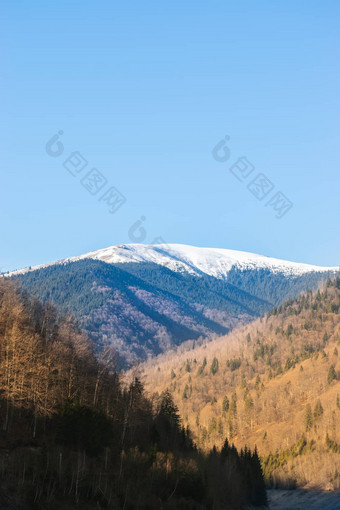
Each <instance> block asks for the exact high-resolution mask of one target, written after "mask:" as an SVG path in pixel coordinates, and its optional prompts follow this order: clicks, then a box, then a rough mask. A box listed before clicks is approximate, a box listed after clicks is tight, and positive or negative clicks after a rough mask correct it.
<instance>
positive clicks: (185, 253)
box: [69, 244, 337, 278]
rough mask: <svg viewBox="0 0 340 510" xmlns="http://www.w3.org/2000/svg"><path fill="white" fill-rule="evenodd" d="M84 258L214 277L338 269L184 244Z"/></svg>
mask: <svg viewBox="0 0 340 510" xmlns="http://www.w3.org/2000/svg"><path fill="white" fill-rule="evenodd" d="M83 258H92V259H97V260H102V261H104V262H107V263H109V264H116V263H129V262H153V263H155V264H159V265H162V266H165V267H168V268H169V269H171V270H173V271H186V272H190V273H192V274H201V273H205V274H208V275H210V276H214V277H216V278H224V277H225V276H226V275H227V273H228V272H229V271H230V270H231V269H232V268H233V267H235V268H238V269H270V270H271V271H272V272H280V273H285V274H291V275H300V274H304V273H308V272H313V271H318V272H319V271H332V270H334V271H336V270H337V268H329V267H321V266H313V265H309V264H300V263H296V262H288V261H285V260H280V259H275V258H271V257H266V256H264V255H257V254H255V253H248V252H244V251H236V250H227V249H221V248H199V247H196V246H189V245H185V244H167V245H163V244H159V245H143V244H123V245H118V246H111V247H109V248H105V249H103V250H97V251H93V252H90V253H87V254H85V255H82V256H81V257H77V258H76V260H79V259H83ZM69 260H75V259H69Z"/></svg>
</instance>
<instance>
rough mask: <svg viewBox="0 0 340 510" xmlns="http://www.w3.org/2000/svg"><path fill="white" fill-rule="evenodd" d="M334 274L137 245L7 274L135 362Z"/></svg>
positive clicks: (252, 258) (246, 256) (253, 258)
mask: <svg viewBox="0 0 340 510" xmlns="http://www.w3.org/2000/svg"><path fill="white" fill-rule="evenodd" d="M334 273H335V269H334V268H322V267H318V266H309V265H306V264H297V263H293V262H286V261H282V260H277V259H272V258H269V257H264V256H261V255H255V254H250V253H245V252H237V251H233V250H220V249H214V248H195V247H191V246H184V245H166V246H165V245H156V246H145V245H136V244H134V245H121V246H113V247H110V248H106V249H104V250H98V251H95V252H91V253H88V254H85V255H82V256H80V257H72V258H69V259H66V260H63V261H59V262H56V263H53V264H47V265H43V266H38V267H36V268H33V269H26V270H21V271H17V272H14V273H11V274H9V275H8V276H11V277H18V278H19V279H20V281H21V283H22V285H23V287H24V288H25V289H26V290H28V291H29V292H33V293H34V294H35V295H36V296H37V297H38V298H39V299H40V300H42V301H46V300H50V301H52V302H53V303H54V304H56V305H57V306H58V307H61V308H64V310H65V311H69V312H72V313H73V314H74V315H75V316H76V317H77V318H78V320H79V321H80V324H81V326H82V328H83V329H84V330H85V331H86V333H87V334H89V335H90V337H91V338H92V339H94V340H95V341H96V344H97V345H98V349H100V348H101V347H102V346H103V345H105V344H111V345H113V346H114V347H115V348H116V349H117V351H118V353H119V354H120V356H121V358H122V359H123V361H124V362H131V361H132V360H133V359H146V358H147V357H148V356H150V355H155V354H159V353H160V352H164V351H167V350H169V349H170V348H172V347H174V346H176V345H179V344H181V343H182V342H183V341H186V340H188V339H193V340H197V339H199V338H206V337H209V338H211V337H214V336H216V335H223V334H225V333H227V332H228V331H229V330H230V329H231V328H233V327H234V326H235V325H238V324H240V323H246V322H249V321H251V320H253V319H254V318H256V317H258V316H260V315H262V314H264V313H265V312H266V311H268V310H270V309H271V308H272V307H273V306H274V305H277V304H279V303H281V302H282V301H283V300H284V299H286V298H288V297H293V296H296V295H297V294H298V293H299V292H301V290H305V289H307V288H316V287H317V286H318V285H319V283H320V282H322V281H324V280H325V279H326V278H327V276H328V275H333V274H334Z"/></svg>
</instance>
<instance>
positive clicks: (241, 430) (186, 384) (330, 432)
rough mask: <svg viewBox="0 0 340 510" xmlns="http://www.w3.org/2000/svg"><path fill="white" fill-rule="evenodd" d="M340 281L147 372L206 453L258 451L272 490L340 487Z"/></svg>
mask: <svg viewBox="0 0 340 510" xmlns="http://www.w3.org/2000/svg"><path fill="white" fill-rule="evenodd" d="M339 309H340V277H338V278H337V279H336V280H335V281H333V282H330V281H329V282H328V283H327V285H326V287H325V288H324V289H323V290H321V291H318V292H316V293H314V294H313V293H312V292H307V293H306V294H303V295H301V296H300V297H299V298H297V299H294V300H290V301H288V302H286V303H285V304H283V305H281V306H280V307H279V308H278V309H274V310H273V311H272V312H271V313H270V314H268V316H266V317H265V318H263V319H258V320H257V321H255V322H253V323H252V324H250V325H248V326H246V327H243V328H240V329H238V330H235V331H234V332H232V333H231V334H229V335H227V336H225V337H222V338H218V339H216V340H214V341H212V342H210V343H206V344H205V345H201V346H199V347H193V346H191V348H190V345H189V348H187V350H186V351H185V350H183V349H182V352H177V353H173V352H172V353H168V354H167V355H162V356H161V357H159V358H156V359H154V360H151V361H150V362H148V363H147V364H145V365H144V366H143V370H144V374H145V383H146V385H147V388H148V390H149V391H150V392H151V393H160V392H162V391H163V390H164V389H165V388H169V389H170V391H171V392H172V394H173V397H174V399H175V401H176V403H177V405H178V407H179V410H180V414H181V416H182V417H183V419H184V424H185V425H186V424H188V425H189V427H190V429H191V430H192V431H193V434H194V439H195V440H196V442H197V444H198V446H199V447H201V448H203V449H206V448H208V447H211V446H212V445H213V444H215V445H217V446H218V447H220V446H221V445H222V443H223V441H224V439H225V437H228V439H229V440H230V441H232V442H234V443H235V445H236V446H239V447H240V446H243V445H244V444H248V445H249V446H250V447H254V446H255V445H257V448H258V451H259V454H260V455H261V457H262V462H263V469H264V471H265V474H266V476H267V480H268V481H269V483H271V484H272V485H273V486H276V485H280V484H281V485H290V484H295V483H297V484H298V485H300V486H307V485H308V486H318V487H322V488H339V487H340V430H339V422H340V385H339V378H340V377H339V371H340V361H339V352H338V351H340V320H339V318H340V315H339Z"/></svg>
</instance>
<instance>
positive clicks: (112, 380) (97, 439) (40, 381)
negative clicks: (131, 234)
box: [0, 279, 266, 510]
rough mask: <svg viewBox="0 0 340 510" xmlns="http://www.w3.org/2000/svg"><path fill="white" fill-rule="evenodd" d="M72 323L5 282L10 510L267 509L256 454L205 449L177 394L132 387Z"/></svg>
mask: <svg viewBox="0 0 340 510" xmlns="http://www.w3.org/2000/svg"><path fill="white" fill-rule="evenodd" d="M116 361H117V360H116V357H115V354H114V353H112V351H111V350H110V349H104V350H103V351H102V353H101V355H100V357H99V359H98V358H97V357H96V355H95V351H94V346H93V344H92V343H91V341H90V340H89V339H88V338H87V337H86V336H85V335H84V334H83V333H81V332H80V331H79V330H78V328H77V326H76V325H75V323H74V320H73V319H72V317H71V316H62V315H60V314H58V313H57V311H56V309H55V308H54V307H53V306H51V305H50V304H48V303H47V304H45V305H41V304H40V303H39V302H38V301H35V300H32V299H31V298H29V297H28V296H27V295H26V294H24V293H23V291H22V290H21V289H20V288H17V287H16V285H15V284H14V283H13V282H12V281H9V280H6V279H1V280H0V422H1V432H0V505H1V509H2V510H6V509H7V510H13V509H16V510H28V509H33V508H34V509H38V510H46V509H48V510H69V509H71V508H72V509H73V508H79V509H81V510H92V509H93V510H94V509H96V510H98V509H104V508H106V509H114V510H116V509H146V508H150V509H152V508H164V509H181V508H182V509H189V508H192V509H193V508H195V509H213V508H214V509H228V508H229V509H239V508H245V507H246V506H247V505H249V504H252V505H254V506H260V505H262V504H265V503H266V491H265V486H264V480H263V475H262V470H261V466H260V461H259V458H258V454H257V451H256V449H253V450H250V449H249V448H243V449H242V450H241V451H237V450H236V448H235V447H234V446H233V445H231V444H229V443H228V441H227V440H225V441H224V442H223V443H224V444H223V448H222V449H221V451H217V450H216V449H212V450H211V451H210V452H207V453H202V452H200V451H199V450H198V449H197V447H196V446H195V444H194V442H193V440H192V437H191V433H190V430H189V429H188V428H187V427H185V426H184V425H183V422H182V420H181V418H180V415H179V413H178V409H177V406H176V405H175V403H174V402H173V398H172V396H171V394H170V393H169V392H168V391H166V390H165V391H164V392H162V393H161V394H160V395H158V396H157V397H154V398H153V399H150V398H149V397H148V396H147V395H146V393H145V391H144V388H143V384H142V383H141V381H140V379H139V378H138V377H137V376H136V375H135V376H134V377H133V378H132V381H131V382H130V384H128V385H126V384H124V382H123V381H122V379H121V376H120V375H119V374H118V373H117V371H116Z"/></svg>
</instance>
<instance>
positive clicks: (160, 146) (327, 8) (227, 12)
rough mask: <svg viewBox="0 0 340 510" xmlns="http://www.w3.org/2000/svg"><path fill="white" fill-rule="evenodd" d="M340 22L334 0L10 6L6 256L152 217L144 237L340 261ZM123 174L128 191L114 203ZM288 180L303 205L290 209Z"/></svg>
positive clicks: (53, 253) (2, 37) (40, 253)
mask: <svg viewBox="0 0 340 510" xmlns="http://www.w3.org/2000/svg"><path fill="white" fill-rule="evenodd" d="M339 21H340V3H339V2H338V1H337V0H333V1H327V0H326V1H322V2H321V1H319V0H318V1H314V0H308V1H307V0H302V1H299V2H297V1H296V0H294V1H290V0H285V1H275V2H273V1H272V0H266V1H264V0H257V1H242V0H241V1H238V2H231V1H225V0H224V1H209V2H208V1H205V2H199V1H187V2H183V1H181V2H180V1H165V2H159V1H148V0H146V1H143V2H140V1H137V0H136V1H127V2H117V1H111V2H109V1H99V2H93V1H91V2H90V1H81V2H80V1H72V2H69V1H63V0H60V1H58V2H42V1H34V0H31V1H17V0H12V1H11V2H7V3H6V4H5V3H4V4H3V5H2V16H1V29H0V48H1V60H2V65H1V75H2V79H1V96H0V97H1V99H0V101H1V111H2V122H1V126H0V136H1V142H2V143H1V149H0V150H1V162H2V165H1V166H2V170H1V171H2V187H1V201H0V218H1V231H2V235H1V249H0V268H1V270H3V271H6V270H11V269H14V268H20V267H25V266H28V265H34V264H39V263H44V262H48V261H53V260H56V259H60V258H64V257H67V256H72V255H78V254H81V253H85V252H86V251H90V250H94V249H98V248H103V247H105V246H110V245H113V244H120V243H126V242H131V240H133V239H137V237H138V236H137V235H136V232H137V233H138V235H139V233H140V231H138V230H136V229H132V230H131V226H132V225H135V223H136V221H138V220H139V219H140V218H141V217H143V218H145V220H144V222H143V228H144V231H142V234H143V235H140V236H139V237H138V238H139V239H141V240H143V241H144V242H147V243H148V242H153V240H154V239H155V238H157V237H158V236H162V238H163V239H164V240H165V241H167V242H169V243H171V242H177V243H186V244H193V245H198V246H215V247H221V248H230V249H238V250H246V251H252V252H257V253H262V254H265V255H270V256H275V257H279V258H285V259H289V260H295V261H301V262H309V263H315V264H320V265H339V264H340V237H339V217H340V214H339V212H340V211H339V209H340V206H339V204H340V200H339V181H340V177H339V175H340V144H339V138H340V115H339V114H340V99H339V90H340V71H339V61H340V55H339V53H340V51H339V49H340V45H339V40H340V31H339ZM59 130H62V131H63V134H62V135H61V136H60V140H61V142H62V144H63V147H62V153H61V154H60V156H55V157H53V156H50V155H49V154H48V153H47V152H46V148H45V146H46V143H47V142H48V141H49V140H50V139H51V138H52V137H53V136H54V135H55V134H56V133H57V132H58V131H59ZM225 135H228V136H229V137H230V139H229V140H228V149H229V151H230V157H229V159H228V160H227V161H225V162H217V161H216V160H215V159H214V158H213V156H212V149H213V148H214V147H215V146H216V144H217V143H218V142H219V141H220V140H221V139H222V138H223V137H224V136H225ZM76 151H78V152H79V153H80V155H81V156H82V158H85V160H86V161H87V166H86V168H85V169H83V170H82V171H81V172H80V167H77V168H78V170H79V174H77V173H76V175H74V176H73V175H71V173H70V172H68V171H67V169H66V168H65V167H64V166H63V163H64V162H65V160H67V159H68V158H69V155H70V154H71V153H73V152H76ZM243 156H245V157H246V158H247V160H248V162H249V163H250V164H251V165H252V166H253V167H254V169H253V172H252V173H251V175H250V176H249V177H248V178H247V179H246V178H244V180H242V182H240V181H239V180H238V179H236V177H235V175H233V174H232V173H231V171H230V167H231V166H232V165H233V164H234V163H235V162H236V161H237V160H238V159H239V158H241V157H243ZM93 168H95V169H97V171H99V172H100V175H101V176H102V177H101V178H102V179H105V181H104V180H103V181H102V182H103V183H104V184H105V185H104V186H103V187H102V188H101V189H98V192H97V193H95V194H91V193H90V192H89V190H88V189H86V187H84V186H83V185H82V184H81V179H83V178H84V179H85V181H84V182H86V175H87V173H88V172H90V171H91V170H92V169H93ZM74 173H75V172H74ZM260 173H262V174H264V175H265V176H266V178H267V179H269V180H270V182H271V183H272V184H271V186H274V188H273V189H272V190H271V191H270V193H269V194H268V195H266V196H265V197H264V198H263V199H262V200H258V199H257V198H256V197H255V196H254V195H253V194H252V193H251V192H250V190H249V188H248V186H249V185H250V187H251V184H250V183H251V181H252V180H253V178H256V177H257V175H258V174H260ZM244 175H245V174H244ZM112 187H114V188H116V189H117V190H119V192H120V193H121V194H123V195H124V197H126V202H125V203H124V204H123V205H122V206H121V207H120V208H119V209H118V210H117V211H116V212H115V213H114V214H110V212H109V211H108V204H107V203H106V202H105V193H108V192H109V190H110V188H112ZM90 190H91V188H90ZM92 191H93V192H95V191H96V189H95V188H94V189H93V190H92ZM277 192H282V193H284V195H285V197H286V198H287V199H288V200H289V201H290V202H292V203H293V204H294V205H293V207H292V208H291V209H290V210H289V211H288V212H287V213H286V214H285V215H284V216H283V217H282V218H281V219H277V218H276V217H275V216H276V212H275V211H274V208H273V207H272V206H271V200H273V197H275V193H277ZM103 196H104V199H103ZM106 196H107V195H106ZM268 202H269V204H268ZM266 203H267V204H268V205H267V206H266ZM129 231H130V233H129ZM131 232H132V233H131Z"/></svg>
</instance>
